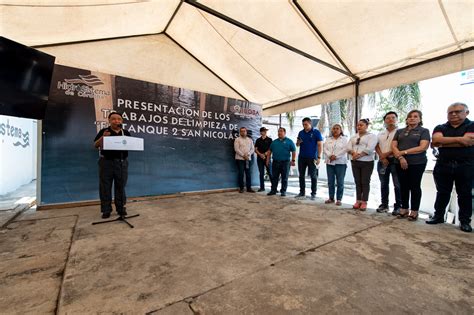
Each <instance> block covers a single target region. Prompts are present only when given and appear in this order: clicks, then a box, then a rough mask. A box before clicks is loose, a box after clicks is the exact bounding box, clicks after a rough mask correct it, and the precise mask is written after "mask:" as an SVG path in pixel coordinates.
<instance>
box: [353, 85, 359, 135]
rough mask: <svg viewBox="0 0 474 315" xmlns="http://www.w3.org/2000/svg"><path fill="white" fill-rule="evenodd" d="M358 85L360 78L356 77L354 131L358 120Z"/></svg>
mask: <svg viewBox="0 0 474 315" xmlns="http://www.w3.org/2000/svg"><path fill="white" fill-rule="evenodd" d="M359 85H360V80H359V79H357V80H356V81H355V102H354V103H355V115H354V116H355V123H354V126H355V132H357V122H358V121H359V119H360V117H359Z"/></svg>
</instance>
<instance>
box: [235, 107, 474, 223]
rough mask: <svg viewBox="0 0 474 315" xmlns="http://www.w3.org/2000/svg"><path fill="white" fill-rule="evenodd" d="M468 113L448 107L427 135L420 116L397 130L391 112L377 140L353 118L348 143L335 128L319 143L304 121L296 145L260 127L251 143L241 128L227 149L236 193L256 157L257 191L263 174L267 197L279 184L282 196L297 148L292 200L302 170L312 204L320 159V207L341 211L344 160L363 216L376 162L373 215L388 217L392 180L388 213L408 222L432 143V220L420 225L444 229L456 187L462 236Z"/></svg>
mask: <svg viewBox="0 0 474 315" xmlns="http://www.w3.org/2000/svg"><path fill="white" fill-rule="evenodd" d="M468 114H469V109H468V106H467V105H466V104H463V103H454V104H452V105H450V106H449V107H448V111H447V116H448V121H447V122H446V123H445V124H442V125H438V126H437V127H436V128H435V129H434V131H433V134H432V135H430V131H429V130H428V129H427V128H424V127H423V114H422V112H421V111H419V110H416V109H415V110H412V111H410V112H409V113H408V114H407V117H406V119H405V123H406V126H405V127H403V128H400V129H399V128H398V114H397V113H396V112H393V111H391V112H388V113H386V114H385V116H384V117H383V120H384V127H385V128H384V130H383V131H382V132H380V133H379V134H378V135H376V134H374V133H371V132H370V131H369V125H370V121H369V119H360V120H359V121H358V122H357V133H356V134H355V135H353V136H352V137H351V138H350V139H348V137H346V136H345V135H344V133H343V128H342V126H341V125H340V124H335V125H333V126H332V128H331V135H330V136H329V137H328V138H327V139H326V141H325V142H324V144H323V137H322V135H321V133H320V132H319V130H317V129H316V128H313V126H312V123H311V119H310V118H304V119H303V121H302V123H303V130H301V131H300V132H299V134H298V138H297V141H296V145H295V143H294V142H293V141H292V140H291V139H289V138H287V137H286V130H285V128H282V127H280V128H279V129H278V138H277V139H275V140H272V139H271V138H269V137H268V136H267V129H266V128H264V127H262V128H260V135H261V137H260V138H258V139H257V141H256V142H255V145H254V143H253V141H252V139H251V138H250V137H247V130H246V129H245V128H244V127H242V128H241V129H240V137H238V138H237V139H236V140H235V143H234V148H235V152H236V156H235V158H236V161H237V165H238V170H239V172H238V173H239V175H238V177H239V186H240V192H244V174H245V177H246V180H245V181H246V188H247V191H249V192H254V191H253V190H252V188H251V178H250V176H251V174H250V165H251V161H252V156H253V154H254V152H255V153H256V154H257V164H258V169H259V173H260V189H259V191H264V190H265V185H264V176H265V173H268V175H269V177H270V180H271V190H270V192H269V193H268V195H270V196H271V195H276V194H277V186H278V183H279V181H280V178H281V188H280V193H281V195H282V196H285V195H286V190H287V186H288V173H289V169H290V165H291V166H295V165H296V147H297V146H299V147H300V150H299V155H298V172H299V184H300V193H299V194H298V195H297V196H296V198H305V188H306V182H305V177H306V172H307V171H308V174H309V176H310V178H311V199H312V200H314V199H315V197H316V191H317V179H318V171H319V170H318V169H319V165H320V163H321V158H322V155H323V157H324V160H325V162H326V171H327V177H328V188H329V198H328V199H327V200H326V201H325V203H326V204H331V203H335V204H336V205H338V206H340V205H341V204H342V197H343V194H344V178H345V175H346V170H347V164H348V161H349V159H348V157H349V158H350V163H351V167H352V173H353V176H354V181H355V186H356V201H355V203H354V205H353V208H354V209H357V210H360V211H364V210H366V209H367V201H368V198H369V193H370V178H371V176H372V173H373V170H374V166H375V165H374V164H375V160H376V156H378V161H377V167H376V169H377V172H378V175H379V179H380V186H381V204H380V205H379V207H378V208H377V212H388V211H389V183H390V177H391V179H392V183H393V187H394V193H395V204H394V205H393V211H392V215H394V216H397V217H398V218H407V219H408V220H410V221H415V220H417V219H418V211H419V208H420V203H421V196H422V190H421V182H422V178H423V174H424V171H425V169H426V165H427V162H428V158H427V154H426V151H427V150H428V149H429V147H430V144H431V147H432V148H434V149H435V150H437V151H438V154H437V161H436V165H435V168H434V171H433V177H434V181H435V184H436V189H437V195H436V201H435V204H434V208H435V214H434V216H433V217H432V218H431V219H430V220H428V221H426V223H427V224H438V223H444V216H445V211H446V207H447V206H448V203H449V201H450V198H451V191H452V188H453V184H455V186H456V192H457V195H458V205H459V221H460V223H461V226H460V228H461V230H462V231H465V232H471V231H472V228H471V225H470V222H471V215H472V192H471V189H472V185H473V181H474V123H473V122H471V121H470V120H469V119H468V118H467V115H468ZM431 138H432V139H431Z"/></svg>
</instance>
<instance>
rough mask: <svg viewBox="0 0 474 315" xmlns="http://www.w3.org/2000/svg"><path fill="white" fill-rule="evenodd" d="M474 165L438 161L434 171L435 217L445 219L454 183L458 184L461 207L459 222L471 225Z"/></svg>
mask: <svg viewBox="0 0 474 315" xmlns="http://www.w3.org/2000/svg"><path fill="white" fill-rule="evenodd" d="M473 176H474V164H472V163H467V162H464V163H463V162H456V161H451V162H442V161H439V160H438V161H437V162H436V165H435V168H434V170H433V177H434V181H435V184H436V190H437V194H436V202H435V205H434V207H435V216H436V217H439V218H444V212H445V211H446V207H447V206H448V204H449V200H450V199H451V191H452V190H453V183H455V184H456V192H457V194H458V205H459V212H458V213H459V221H460V222H461V223H471V216H472V185H473V180H474V178H473Z"/></svg>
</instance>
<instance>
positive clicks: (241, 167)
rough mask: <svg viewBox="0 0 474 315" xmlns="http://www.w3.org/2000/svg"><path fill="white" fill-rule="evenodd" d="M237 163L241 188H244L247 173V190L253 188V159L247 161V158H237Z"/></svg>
mask: <svg viewBox="0 0 474 315" xmlns="http://www.w3.org/2000/svg"><path fill="white" fill-rule="evenodd" d="M235 161H236V163H237V169H238V181H239V188H240V189H244V174H245V184H246V186H247V190H250V189H252V179H251V178H250V169H251V166H252V161H245V160H235Z"/></svg>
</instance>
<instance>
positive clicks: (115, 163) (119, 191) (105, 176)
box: [94, 112, 130, 219]
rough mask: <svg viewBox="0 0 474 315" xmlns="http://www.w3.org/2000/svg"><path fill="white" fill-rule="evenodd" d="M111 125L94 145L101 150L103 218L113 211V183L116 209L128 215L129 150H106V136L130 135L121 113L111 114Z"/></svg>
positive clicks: (101, 209) (123, 214) (97, 137)
mask: <svg viewBox="0 0 474 315" xmlns="http://www.w3.org/2000/svg"><path fill="white" fill-rule="evenodd" d="M108 118H109V124H110V126H109V127H107V128H104V129H102V130H100V131H99V133H98V134H97V136H95V139H94V146H95V147H96V148H98V149H99V151H100V158H99V195H100V211H101V212H102V218H103V219H106V218H108V217H110V213H111V212H112V184H113V185H114V200H115V210H117V213H118V214H119V215H120V216H125V215H127V212H126V210H125V204H126V201H127V199H126V195H125V185H126V184H127V178H128V160H127V157H128V151H118V150H104V149H103V146H104V137H113V136H130V132H128V131H127V130H124V129H122V123H123V118H122V115H121V114H120V113H117V112H113V113H110V114H109V117H108Z"/></svg>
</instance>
